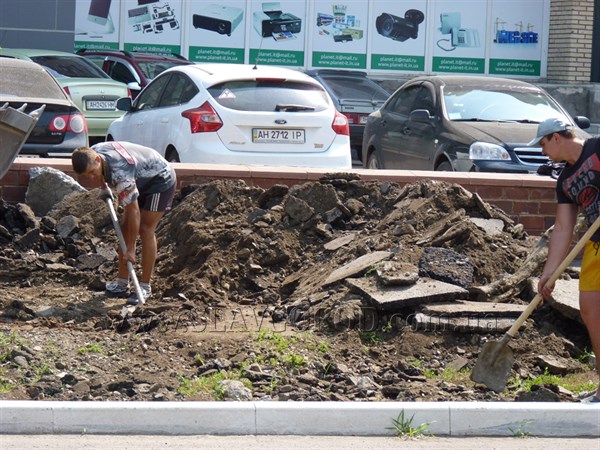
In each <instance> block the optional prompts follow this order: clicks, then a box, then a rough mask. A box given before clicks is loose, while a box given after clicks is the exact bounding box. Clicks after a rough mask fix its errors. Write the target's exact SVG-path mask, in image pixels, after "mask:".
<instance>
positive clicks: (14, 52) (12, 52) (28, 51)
mask: <svg viewBox="0 0 600 450" xmlns="http://www.w3.org/2000/svg"><path fill="white" fill-rule="evenodd" d="M0 54H3V55H8V56H28V57H35V56H74V57H76V58H79V56H78V55H76V54H75V53H69V52H61V51H58V50H44V49H38V48H2V47H0Z"/></svg>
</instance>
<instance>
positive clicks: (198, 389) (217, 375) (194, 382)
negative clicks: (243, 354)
mask: <svg viewBox="0 0 600 450" xmlns="http://www.w3.org/2000/svg"><path fill="white" fill-rule="evenodd" d="M225 380H238V381H241V382H242V383H243V384H244V386H246V387H247V388H250V389H251V388H252V383H251V382H250V380H248V379H247V378H243V377H242V376H241V372H240V371H239V370H230V371H226V370H220V371H219V372H214V373H211V374H210V375H207V376H200V377H192V378H185V377H179V388H178V389H177V392H178V393H179V394H182V395H184V396H185V397H191V396H195V395H198V394H206V395H210V396H211V397H212V399H213V400H223V387H222V384H221V382H222V381H225Z"/></svg>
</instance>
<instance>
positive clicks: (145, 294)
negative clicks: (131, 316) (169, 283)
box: [127, 286, 152, 306]
mask: <svg viewBox="0 0 600 450" xmlns="http://www.w3.org/2000/svg"><path fill="white" fill-rule="evenodd" d="M140 290H141V291H142V299H143V302H142V304H144V303H146V300H148V299H149V298H150V296H151V295H152V289H150V286H148V287H145V286H140ZM127 304H128V305H133V306H136V305H139V299H138V296H137V294H136V293H135V290H133V291H132V293H131V295H130V296H129V298H128V299H127Z"/></svg>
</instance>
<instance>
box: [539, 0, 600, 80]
mask: <svg viewBox="0 0 600 450" xmlns="http://www.w3.org/2000/svg"><path fill="white" fill-rule="evenodd" d="M593 24H594V0H552V2H551V4H550V35H549V40H548V70H547V80H548V82H549V83H588V82H589V81H590V79H591V61H592V28H593Z"/></svg>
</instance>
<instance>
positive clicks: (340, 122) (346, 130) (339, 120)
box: [331, 111, 350, 136]
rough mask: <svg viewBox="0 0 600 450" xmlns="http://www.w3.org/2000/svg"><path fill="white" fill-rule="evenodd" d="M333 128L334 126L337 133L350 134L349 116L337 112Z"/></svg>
mask: <svg viewBox="0 0 600 450" xmlns="http://www.w3.org/2000/svg"><path fill="white" fill-rule="evenodd" d="M331 128H333V131H335V134H343V135H345V136H350V126H349V125H348V118H347V117H346V116H345V115H343V114H342V113H341V112H338V111H336V112H335V117H334V118H333V123H332V124H331Z"/></svg>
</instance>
